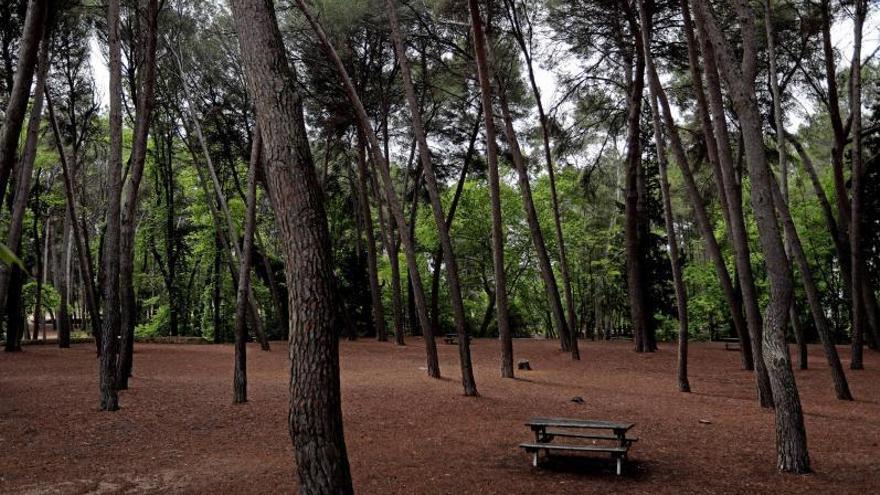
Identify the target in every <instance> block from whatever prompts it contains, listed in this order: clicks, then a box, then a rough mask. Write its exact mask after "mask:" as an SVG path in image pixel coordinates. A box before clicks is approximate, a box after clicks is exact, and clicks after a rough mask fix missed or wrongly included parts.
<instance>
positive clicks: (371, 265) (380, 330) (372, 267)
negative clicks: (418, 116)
mask: <svg viewBox="0 0 880 495" xmlns="http://www.w3.org/2000/svg"><path fill="white" fill-rule="evenodd" d="M357 151H358V156H357V171H358V179H357V190H358V203H359V204H360V207H361V216H362V217H363V219H364V231H365V234H366V237H367V278H368V279H369V282H370V302H371V306H372V312H373V326H374V327H375V328H376V340H378V341H379V342H386V341H387V340H388V331H387V329H386V327H385V309H384V307H383V306H382V288H381V287H380V286H379V261H378V259H377V256H376V236H375V233H374V230H373V215H372V212H371V210H370V198H369V194H368V193H367V191H368V189H367V182H368V178H367V150H366V143H365V142H364V137H363V133H358V149H357Z"/></svg>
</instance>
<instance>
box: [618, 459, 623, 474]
mask: <svg viewBox="0 0 880 495" xmlns="http://www.w3.org/2000/svg"><path fill="white" fill-rule="evenodd" d="M622 461H623V458H622V457H620V456H618V457H617V475H618V476H620V465H621V463H622Z"/></svg>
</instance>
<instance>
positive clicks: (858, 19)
mask: <svg viewBox="0 0 880 495" xmlns="http://www.w3.org/2000/svg"><path fill="white" fill-rule="evenodd" d="M867 8H868V6H867V0H855V20H854V28H853V58H852V68H851V75H850V97H849V99H850V105H851V106H852V135H853V138H852V172H851V176H850V190H851V194H852V199H851V206H850V222H849V253H850V254H849V258H850V269H851V270H852V277H851V278H852V288H851V289H850V292H851V294H852V359H851V360H850V365H849V367H850V368H851V369H854V370H860V369H863V368H864V364H863V362H862V352H863V351H862V346H863V344H864V334H865V325H866V323H865V321H866V316H867V314H866V313H865V305H864V304H863V303H862V294H863V291H864V290H865V289H866V288H865V286H864V284H863V277H864V271H865V270H864V259H863V253H862V245H861V243H862V239H861V235H862V218H861V214H862V211H861V210H862V173H863V172H862V168H863V165H862V58H861V53H862V26H863V25H864V23H865V11H866V10H867ZM878 330H880V329H878Z"/></svg>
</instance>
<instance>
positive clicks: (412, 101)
mask: <svg viewBox="0 0 880 495" xmlns="http://www.w3.org/2000/svg"><path fill="white" fill-rule="evenodd" d="M385 5H386V7H387V9H388V11H387V14H388V20H389V24H390V26H391V39H392V40H393V42H394V50H395V52H396V53H397V63H398V65H399V66H400V76H401V80H402V82H403V89H404V93H405V94H406V101H407V104H408V106H409V111H410V119H411V121H412V130H413V134H414V135H415V138H416V143H417V144H418V148H419V159H420V161H421V164H422V174H423V175H424V178H425V188H426V189H427V190H428V197H429V198H430V201H431V210H432V212H433V213H434V223H435V224H436V226H437V232H438V234H439V237H440V245H441V246H442V248H443V259H444V261H445V262H446V278H447V280H448V282H449V294H450V296H451V299H452V315H453V318H454V320H455V330H456V333H457V334H458V358H459V362H460V364H461V384H462V387H463V388H464V394H465V395H467V396H477V395H479V393H478V392H477V383H476V381H475V380H474V371H473V365H472V363H471V348H470V336H469V332H468V328H467V317H466V316H465V313H464V301H463V300H462V296H461V282H460V280H459V277H458V261H457V260H456V258H455V252H454V251H453V249H452V239H450V237H449V228H448V227H447V225H446V214H445V213H444V212H443V205H442V204H441V203H440V193H439V191H438V189H439V187H438V185H437V176H436V175H435V174H434V166H433V164H432V163H431V150H430V148H428V140H427V138H426V137H425V126H424V123H423V121H422V115H421V109H420V106H419V102H418V100H417V98H416V90H415V86H414V85H413V81H412V73H411V71H410V66H409V59H408V58H407V54H406V45H405V44H404V39H403V34H402V33H401V30H400V23H399V21H398V19H397V10H396V9H397V7H396V6H395V5H394V2H393V0H386V2H385ZM510 358H511V361H510V362H509V363H504V364H502V376H503V377H505V378H512V377H513V360H512V356H510Z"/></svg>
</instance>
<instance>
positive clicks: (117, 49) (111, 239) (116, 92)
mask: <svg viewBox="0 0 880 495" xmlns="http://www.w3.org/2000/svg"><path fill="white" fill-rule="evenodd" d="M119 3H120V2H119V0H109V2H108V4H107V33H108V34H107V43H108V45H109V52H110V152H109V154H108V157H107V168H108V172H107V175H108V179H107V187H108V191H107V194H108V203H107V221H106V227H105V231H104V247H103V251H102V256H101V263H102V266H103V274H104V301H103V303H104V315H103V321H102V323H103V328H102V330H101V372H100V373H101V374H100V376H101V380H100V389H101V410H102V411H115V410H117V409H119V400H118V398H117V394H116V384H115V381H116V380H115V378H116V358H117V342H116V338H117V336H118V335H119V328H120V327H119V325H120V310H119V302H120V297H119V261H120V260H119V237H120V232H119V214H120V209H121V206H120V202H121V196H122V52H121V43H120V40H119V24H120V12H119ZM74 221H76V220H75V219H74Z"/></svg>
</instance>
